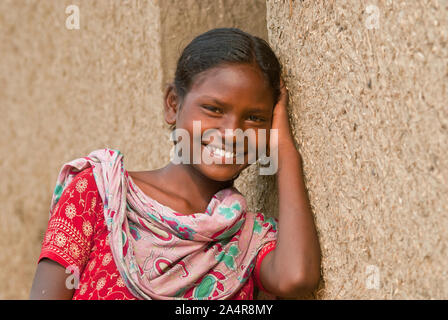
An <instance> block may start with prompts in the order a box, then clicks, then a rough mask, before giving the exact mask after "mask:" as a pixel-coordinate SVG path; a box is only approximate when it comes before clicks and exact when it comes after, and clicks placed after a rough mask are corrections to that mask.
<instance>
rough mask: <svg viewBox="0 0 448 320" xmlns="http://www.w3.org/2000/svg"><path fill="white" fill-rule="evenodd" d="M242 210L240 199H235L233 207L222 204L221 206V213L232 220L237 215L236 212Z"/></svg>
mask: <svg viewBox="0 0 448 320" xmlns="http://www.w3.org/2000/svg"><path fill="white" fill-rule="evenodd" d="M240 210H241V204H240V203H239V202H238V201H235V202H234V203H233V204H232V206H231V207H227V206H224V205H222V206H221V207H220V208H219V211H218V212H219V214H220V215H223V216H224V217H225V218H226V219H228V220H230V219H232V218H233V217H235V215H236V212H238V211H240Z"/></svg>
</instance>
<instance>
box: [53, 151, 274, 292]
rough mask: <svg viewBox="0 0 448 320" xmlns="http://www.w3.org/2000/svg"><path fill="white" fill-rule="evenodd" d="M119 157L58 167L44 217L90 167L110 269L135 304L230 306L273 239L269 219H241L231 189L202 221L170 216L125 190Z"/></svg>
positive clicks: (100, 155) (132, 188) (97, 155)
mask: <svg viewBox="0 0 448 320" xmlns="http://www.w3.org/2000/svg"><path fill="white" fill-rule="evenodd" d="M123 157H124V156H123V154H122V153H121V152H120V151H118V150H113V149H107V148H106V149H100V150H95V151H93V152H91V153H90V154H89V155H88V156H87V157H82V158H79V159H75V160H72V161H70V162H68V163H66V164H64V165H63V166H62V169H61V171H60V173H59V176H58V179H57V183H56V188H55V191H54V193H53V197H52V201H51V206H50V214H51V213H52V212H53V208H54V207H55V205H56V204H57V202H58V200H59V198H60V196H61V194H62V191H63V189H64V187H66V186H68V185H69V184H70V182H71V180H72V179H73V178H74V177H75V176H76V174H77V173H79V172H80V171H82V170H84V169H86V168H88V167H90V166H92V167H93V174H94V176H95V181H96V184H97V187H98V191H99V194H100V196H101V199H102V201H103V204H104V217H105V220H106V223H107V228H108V231H109V238H110V242H109V244H110V247H111V249H112V253H113V257H114V260H115V263H116V265H117V267H118V270H119V272H120V274H121V276H122V277H123V279H124V281H125V283H126V285H127V287H128V288H129V290H130V291H131V292H132V293H133V294H134V295H135V296H136V297H138V298H140V299H228V298H231V297H232V295H234V294H235V293H236V292H237V291H239V290H240V289H241V287H242V286H243V285H244V283H245V282H246V281H247V280H248V278H249V276H250V274H251V272H252V270H253V268H254V266H255V259H256V256H257V253H258V251H259V250H260V249H261V248H262V247H263V245H264V244H266V243H267V242H269V241H271V240H275V239H276V238H277V219H275V218H266V217H265V216H264V215H263V214H262V213H252V212H247V210H246V209H247V207H246V201H245V198H244V196H243V195H242V194H241V193H240V192H239V191H238V190H237V189H236V188H235V187H230V188H226V189H222V190H220V191H218V192H217V193H216V194H215V195H214V196H213V197H212V199H211V201H210V203H209V204H208V207H207V210H206V211H205V212H204V213H196V214H192V215H183V214H181V213H177V212H175V211H173V210H172V209H171V208H169V207H167V206H164V205H162V204H160V203H158V202H157V201H156V200H154V199H152V198H150V197H149V196H147V195H145V194H144V193H143V192H142V191H141V190H140V189H139V188H138V186H136V185H135V184H134V183H133V181H132V178H131V177H130V176H129V175H128V173H127V171H126V170H125V169H124V166H123Z"/></svg>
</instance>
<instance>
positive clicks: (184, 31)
mask: <svg viewBox="0 0 448 320" xmlns="http://www.w3.org/2000/svg"><path fill="white" fill-rule="evenodd" d="M187 2H188V10H185V7H184V6H183V4H184V1H179V0H169V1H166V0H164V1H143V0H123V1H117V0H100V1H88V0H82V1H81V0H70V1H69V0H58V1H53V0H41V1H37V0H27V1H25V0H14V1H13V0H9V1H8V0H2V1H0V54H1V61H0V111H1V115H2V117H1V120H0V122H1V126H0V151H1V155H2V157H1V158H0V168H1V172H2V184H1V187H0V202H1V203H2V205H3V210H2V213H1V214H0V235H1V237H0V252H1V253H0V271H1V272H0V299H9V298H15V299H17V298H18V299H21V298H27V297H28V293H29V289H30V287H31V282H32V278H33V276H34V271H35V267H36V260H37V257H38V255H39V252H40V246H41V241H42V237H43V233H44V232H45V229H46V224H47V221H48V209H49V205H50V201H51V195H52V192H53V189H54V187H55V183H56V177H57V175H58V173H59V170H60V168H61V166H62V164H63V163H65V162H67V161H69V160H72V159H74V158H78V157H81V156H84V155H87V153H88V152H90V151H92V150H95V149H100V148H104V147H110V148H114V149H118V150H120V151H122V152H123V154H124V155H125V165H126V167H127V169H128V170H130V171H134V170H150V169H155V168H157V167H160V166H163V165H164V164H166V163H167V161H168V160H169V150H170V148H171V144H170V143H171V142H170V141H169V140H168V132H169V131H168V126H167V125H166V124H165V123H164V121H163V118H162V110H163V109H162V89H163V86H164V84H165V83H166V81H169V79H170V78H171V77H172V75H171V73H172V72H174V66H175V63H176V61H175V60H176V59H177V55H178V54H179V53H180V51H178V48H180V49H181V47H182V45H184V44H186V42H188V41H189V40H191V39H192V38H193V36H195V33H199V32H202V31H205V30H208V29H211V28H214V27H218V26H236V27H240V28H242V29H244V30H247V31H249V32H252V33H254V34H256V35H259V36H262V37H264V38H267V29H266V5H265V2H264V1H261V0H257V1H249V0H244V1H236V0H233V1H231V0H227V1H224V0H220V1H211V0H210V1H187ZM71 4H75V5H77V6H78V7H79V10H80V28H79V30H77V29H74V30H69V29H67V28H66V19H67V17H68V16H69V14H66V13H65V9H66V7H67V6H69V5H71Z"/></svg>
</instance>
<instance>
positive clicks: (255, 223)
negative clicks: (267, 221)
mask: <svg viewBox="0 0 448 320" xmlns="http://www.w3.org/2000/svg"><path fill="white" fill-rule="evenodd" d="M261 230H263V229H262V227H261V224H259V223H258V221H257V220H255V221H254V232H256V233H258V234H260V233H261Z"/></svg>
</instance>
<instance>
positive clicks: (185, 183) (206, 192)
mask: <svg viewBox="0 0 448 320" xmlns="http://www.w3.org/2000/svg"><path fill="white" fill-rule="evenodd" d="M160 175H161V176H162V177H163V179H164V181H170V185H169V188H170V189H174V190H176V193H177V194H178V195H179V196H180V197H182V198H184V199H202V201H204V202H205V203H208V202H209V201H210V199H211V198H212V196H213V195H214V194H215V193H217V192H218V191H219V190H221V189H224V188H229V187H232V186H233V181H234V180H229V181H216V180H212V179H209V178H208V177H206V176H204V175H202V174H201V173H200V172H198V171H197V170H195V169H194V168H193V167H192V166H191V165H186V164H173V163H172V162H169V163H168V164H167V165H166V166H165V167H163V168H161V169H160Z"/></svg>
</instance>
